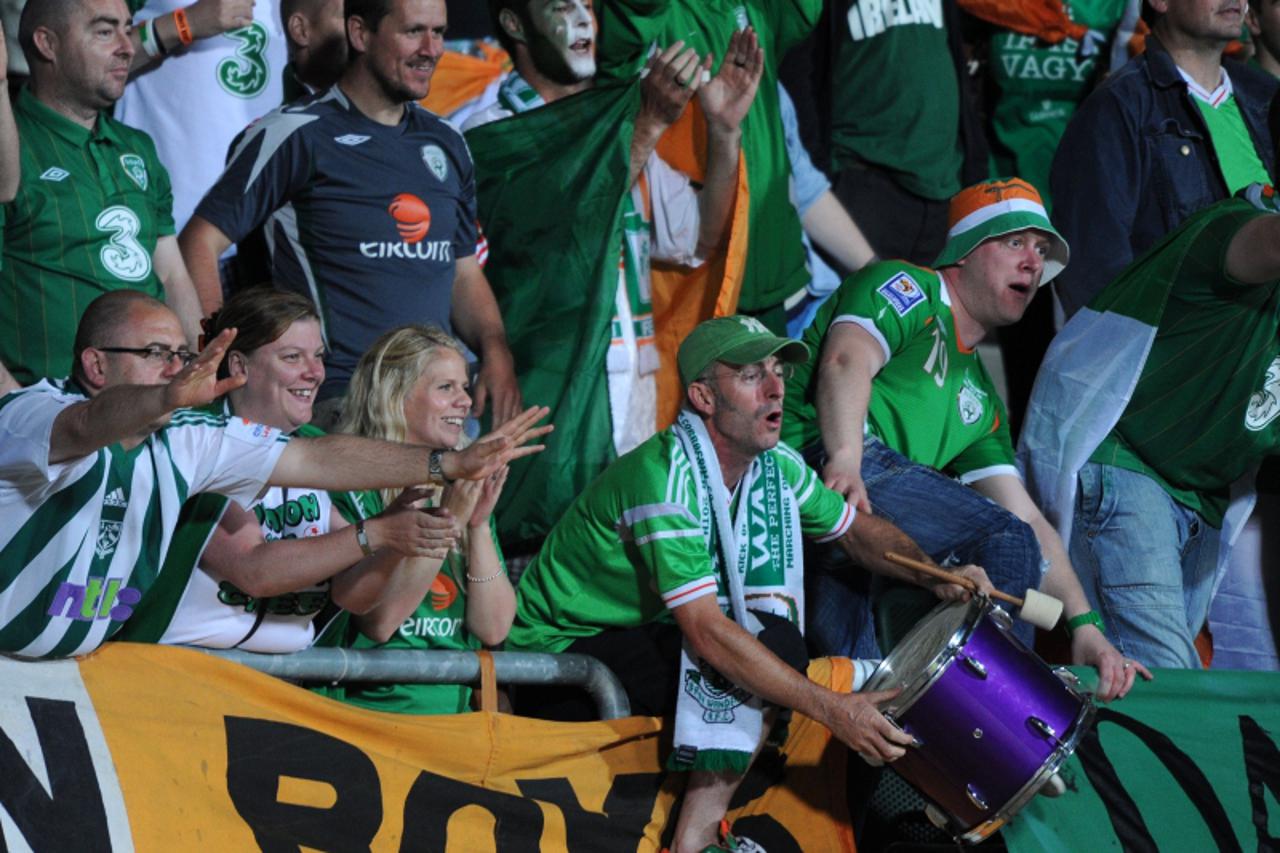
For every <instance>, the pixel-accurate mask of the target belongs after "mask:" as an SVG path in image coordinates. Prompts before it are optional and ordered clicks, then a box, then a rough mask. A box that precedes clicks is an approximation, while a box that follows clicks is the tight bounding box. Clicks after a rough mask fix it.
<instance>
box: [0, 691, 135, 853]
mask: <svg viewBox="0 0 1280 853" xmlns="http://www.w3.org/2000/svg"><path fill="white" fill-rule="evenodd" d="M27 710H28V711H29V712H30V713H31V722H32V723H33V724H34V725H35V730H36V738H37V739H38V740H39V741H40V753H41V755H42V756H43V757H44V766H45V767H46V768H48V773H49V788H50V791H49V793H45V790H44V786H43V785H41V784H40V780H39V779H37V778H36V775H35V773H33V772H32V770H31V767H30V766H28V764H27V763H26V762H25V761H23V759H22V752H21V751H20V750H19V749H18V748H17V746H15V745H14V743H13V741H12V740H11V739H10V738H9V736H8V735H7V734H5V732H4V731H3V730H2V729H0V808H3V809H4V810H5V811H6V812H7V813H8V814H9V817H10V818H11V819H12V820H13V822H14V824H15V825H16V826H17V827H18V831H19V832H21V833H22V837H23V839H24V840H25V841H26V843H27V846H29V847H30V848H31V849H32V850H88V851H95V850H108V851H109V850H110V849H111V839H110V838H109V836H108V830H107V810H106V808H105V806H103V804H102V790H101V789H100V788H99V786H98V775H97V773H96V772H95V771H94V769H93V758H92V756H91V755H90V754H89V743H88V741H87V740H86V739H85V736H84V727H83V726H82V725H80V717H79V716H78V715H77V714H76V704H75V703H74V702H69V701H66V700H64V699H38V698H36V697H33V696H28V697H27ZM4 846H5V845H4V838H3V836H0V849H4Z"/></svg>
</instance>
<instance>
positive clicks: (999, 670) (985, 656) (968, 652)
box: [875, 602, 1085, 831]
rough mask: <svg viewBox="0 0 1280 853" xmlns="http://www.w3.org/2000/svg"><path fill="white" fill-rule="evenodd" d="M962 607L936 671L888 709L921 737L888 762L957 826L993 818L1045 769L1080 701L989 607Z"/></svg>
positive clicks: (966, 827) (966, 826)
mask: <svg viewBox="0 0 1280 853" xmlns="http://www.w3.org/2000/svg"><path fill="white" fill-rule="evenodd" d="M971 606H977V610H976V611H975V612H973V613H971V614H970V625H971V631H970V632H969V633H968V636H967V637H966V638H964V639H963V642H962V643H961V644H960V645H959V647H958V648H952V649H951V650H950V652H949V653H948V654H947V655H946V656H945V657H946V658H947V659H946V661H945V663H943V664H942V669H941V673H940V674H939V675H936V676H935V677H934V678H933V679H932V683H931V684H929V685H928V686H927V687H926V688H925V689H924V690H923V692H919V693H918V695H917V696H915V698H914V699H913V700H911V701H910V703H909V704H906V703H904V704H903V705H902V706H900V707H897V708H893V707H892V706H893V705H894V704H895V703H894V702H893V701H891V702H890V703H889V706H890V707H889V708H888V710H890V711H891V713H892V716H893V717H894V718H895V719H896V720H897V722H898V724H899V725H900V726H902V728H903V729H904V730H905V731H907V732H908V733H910V734H911V735H913V736H914V737H915V738H916V739H917V740H918V741H919V742H920V746H919V747H915V748H909V749H908V750H907V754H906V755H905V756H903V757H902V758H900V759H898V760H897V761H895V762H894V763H893V767H894V769H895V770H896V771H897V772H898V773H900V774H901V775H902V776H903V777H904V778H906V779H907V781H909V782H911V783H912V784H913V785H915V786H916V787H917V788H918V789H919V790H920V791H921V792H922V793H924V794H925V795H926V796H928V797H930V798H932V799H933V800H934V801H935V802H937V803H938V805H940V806H942V807H943V808H944V809H945V810H946V811H947V812H949V813H950V814H951V815H952V817H953V818H954V819H955V820H956V822H957V824H958V825H959V828H960V829H961V830H962V831H967V830H969V829H972V828H973V827H976V826H978V825H980V824H983V823H985V822H987V821H990V820H992V819H993V818H995V817H996V816H997V814H998V813H1000V812H1002V811H1003V809H1004V807H1005V806H1006V804H1008V803H1010V801H1012V800H1013V799H1014V797H1015V796H1017V795H1018V794H1019V792H1020V791H1022V789H1023V788H1024V787H1025V786H1026V785H1027V784H1028V783H1029V782H1030V781H1031V780H1032V779H1033V778H1034V777H1035V776H1036V775H1037V774H1038V773H1039V772H1040V771H1041V769H1042V768H1043V767H1045V765H1046V764H1047V763H1048V762H1049V761H1050V759H1051V758H1053V756H1054V753H1055V751H1056V750H1057V749H1058V747H1059V744H1060V741H1065V740H1066V739H1067V736H1068V733H1069V732H1070V731H1071V730H1072V728H1073V726H1075V724H1076V721H1077V719H1078V718H1080V716H1081V709H1082V705H1083V703H1084V701H1085V700H1083V699H1082V697H1080V696H1079V695H1078V694H1076V693H1075V692H1074V691H1073V690H1072V689H1071V688H1069V687H1068V686H1067V685H1066V684H1064V683H1063V681H1062V679H1060V678H1059V677H1058V676H1057V675H1055V674H1054V672H1053V671H1052V670H1051V669H1050V668H1049V667H1048V666H1046V665H1045V664H1044V662H1042V661H1041V660H1040V659H1039V658H1038V657H1036V656H1035V655H1034V654H1033V653H1032V652H1030V651H1029V650H1027V648H1026V647H1025V646H1023V645H1022V643H1021V642H1019V641H1018V640H1017V639H1016V638H1015V637H1014V636H1013V635H1012V634H1011V633H1010V632H1009V631H1007V630H1005V628H1004V627H1003V626H1002V625H1000V624H998V623H997V621H996V620H995V619H992V618H990V617H989V616H988V615H987V612H988V609H989V607H990V605H983V606H978V605H977V603H976V602H975V603H974V605H971ZM975 621H976V624H974V622H975ZM910 639H911V638H910V636H908V637H907V638H906V640H904V643H907V642H910ZM972 662H976V665H975V664H974V663H972ZM980 672H985V676H983V675H980V674H979V673H980ZM890 686H894V685H877V686H876V688H875V689H884V688H885V687H890ZM907 692H908V693H911V692H913V691H912V690H911V688H910V687H908V689H907ZM1033 720H1038V721H1040V723H1042V724H1043V725H1037V724H1036V723H1034V722H1033ZM1046 727H1047V729H1048V730H1051V731H1052V733H1053V734H1052V735H1050V734H1048V733H1047V732H1046ZM970 791H972V792H973V794H974V795H976V797H977V798H978V799H979V800H981V801H983V802H985V804H986V808H982V807H980V806H979V805H978V804H977V803H976V802H975V801H974V799H973V798H972V797H971V795H970V793H969V792H970ZM1002 817H1005V818H1007V817H1008V815H1007V814H1005V815H1002Z"/></svg>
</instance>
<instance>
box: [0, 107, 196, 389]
mask: <svg viewBox="0 0 1280 853" xmlns="http://www.w3.org/2000/svg"><path fill="white" fill-rule="evenodd" d="M13 113H14V119H15V121H16V122H17V126H18V136H19V139H20V141H21V149H22V152H21V168H22V179H21V183H20V184H19V187H18V195H17V197H16V198H15V199H14V200H13V201H11V202H9V203H8V204H6V205H4V206H3V207H0V223H2V224H3V228H4V232H3V240H4V246H3V250H2V251H3V255H2V257H3V265H2V266H0V361H3V362H4V364H5V365H6V366H7V367H8V368H9V370H10V371H11V372H12V373H13V375H14V377H15V378H16V379H17V380H18V381H19V382H21V383H23V384H29V383H31V382H34V381H35V380H37V379H39V378H41V377H44V376H65V375H66V374H68V373H70V372H71V356H72V344H73V341H74V339H75V332H76V326H77V325H78V324H79V322H80V315H81V314H83V313H84V309H85V307H86V306H88V304H89V303H90V302H92V301H93V300H94V299H95V298H96V297H98V296H100V295H102V294H103V293H106V292H107V291H111V290H120V289H125V288H128V289H132V290H141V291H143V292H145V293H148V294H150V295H151V296H154V297H155V298H157V299H163V298H164V288H163V286H162V285H161V282H160V279H159V278H158V277H157V276H156V273H155V269H154V265H153V263H152V256H153V254H154V252H155V248H156V241H157V240H158V239H159V238H160V237H163V236H167V235H171V234H173V233H174V222H173V193H172V190H171V189H170V186H169V173H168V172H166V171H165V168H164V166H162V165H161V164H160V161H159V159H158V158H157V157H156V149H155V144H154V143H153V142H152V141H151V137H149V136H147V135H146V134H145V133H143V132H142V131H140V130H134V129H133V128H130V127H127V126H125V125H123V124H120V123H119V122H117V121H115V120H114V119H112V118H110V117H109V116H107V115H105V114H101V115H99V116H98V123H97V126H96V127H95V128H94V129H93V130H87V129H86V128H84V127H81V126H80V125H78V124H76V123H74V122H72V121H71V120H70V119H68V118H66V117H64V116H62V115H59V114H58V113H55V112H54V111H53V110H51V109H50V108H49V107H47V106H45V105H44V104H42V103H41V102H40V101H38V100H36V98H35V97H34V96H33V95H32V94H31V92H30V90H28V89H23V90H22V92H21V93H20V94H19V95H18V99H17V102H16V103H15V104H14V108H13Z"/></svg>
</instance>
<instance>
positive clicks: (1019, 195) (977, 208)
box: [934, 178, 1070, 284]
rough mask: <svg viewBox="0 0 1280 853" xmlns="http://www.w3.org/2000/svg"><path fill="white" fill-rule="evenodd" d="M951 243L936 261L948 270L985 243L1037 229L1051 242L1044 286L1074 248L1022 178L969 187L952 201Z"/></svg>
mask: <svg viewBox="0 0 1280 853" xmlns="http://www.w3.org/2000/svg"><path fill="white" fill-rule="evenodd" d="M947 221H948V225H949V228H948V231H947V244H946V246H945V247H944V248H943V250H942V254H941V255H939V256H938V259H937V260H936V261H935V262H934V266H935V267H945V266H950V265H952V264H955V263H957V262H958V261H960V260H963V259H964V258H965V256H967V255H968V254H969V253H970V252H972V251H973V250H974V249H976V248H977V247H978V246H979V245H981V244H982V243H983V241H985V240H990V239H991V238H993V237H1000V236H1002V235H1004V234H1010V233H1013V232H1015V231H1025V230H1027V229H1035V230H1037V231H1042V232H1044V233H1045V234H1046V235H1047V236H1048V237H1049V240H1050V247H1049V253H1048V255H1046V257H1045V261H1044V274H1043V275H1042V276H1041V277H1040V283H1041V284H1046V283H1048V282H1050V281H1052V280H1053V279H1054V278H1055V277H1056V276H1057V275H1058V273H1060V272H1062V269H1063V267H1065V266H1066V265H1067V260H1068V258H1069V256H1070V249H1069V248H1068V247H1067V241H1066V240H1064V239H1063V238H1062V235H1061V234H1059V233H1058V231H1057V229H1055V228H1054V227H1053V223H1052V222H1050V221H1049V214H1048V212H1047V211H1046V210H1045V208H1044V201H1043V200H1042V199H1041V198H1040V193H1039V192H1038V191H1037V190H1036V188H1035V187H1033V186H1031V184H1029V183H1027V182H1026V181H1024V180H1022V179H1021V178H1000V179H998V180H993V181H983V182H982V183H980V184H974V185H973V186H971V187H966V188H965V189H963V190H961V191H960V192H958V193H956V194H955V196H953V197H952V199H951V204H950V208H949V210H948V218H947Z"/></svg>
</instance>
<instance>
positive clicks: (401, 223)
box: [387, 193, 431, 243]
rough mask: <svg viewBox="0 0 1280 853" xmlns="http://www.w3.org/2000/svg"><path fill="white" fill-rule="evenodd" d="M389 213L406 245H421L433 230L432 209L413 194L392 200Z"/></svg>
mask: <svg viewBox="0 0 1280 853" xmlns="http://www.w3.org/2000/svg"><path fill="white" fill-rule="evenodd" d="M387 213H390V214H391V218H392V219H394V220H395V221H396V230H397V231H399V232H400V237H401V238H402V239H403V240H404V241H405V242H406V243H420V242H422V238H424V237H426V236H427V232H428V231H430V230H431V208H429V207H427V203H426V202H425V201H423V200H422V199H420V198H418V197H417V196H416V195H414V194H413V193H400V195H398V196H396V197H395V198H393V199H391V204H390V205H388V206H387Z"/></svg>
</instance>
